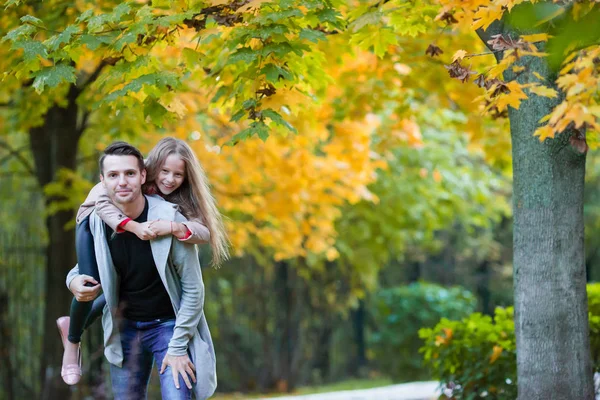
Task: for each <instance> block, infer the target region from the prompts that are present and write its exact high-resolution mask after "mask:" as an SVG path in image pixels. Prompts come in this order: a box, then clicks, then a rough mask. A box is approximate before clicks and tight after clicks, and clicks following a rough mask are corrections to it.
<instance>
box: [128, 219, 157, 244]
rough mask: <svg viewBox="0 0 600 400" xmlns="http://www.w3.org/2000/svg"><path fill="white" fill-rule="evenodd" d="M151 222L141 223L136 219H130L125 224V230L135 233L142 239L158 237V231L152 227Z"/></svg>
mask: <svg viewBox="0 0 600 400" xmlns="http://www.w3.org/2000/svg"><path fill="white" fill-rule="evenodd" d="M150 224H151V223H150V222H144V223H141V224H140V223H139V222H135V221H129V222H128V223H127V225H125V230H128V231H130V232H131V233H134V234H135V236H137V237H138V238H140V239H142V240H151V239H155V238H156V233H154V231H153V230H152V229H151V227H150Z"/></svg>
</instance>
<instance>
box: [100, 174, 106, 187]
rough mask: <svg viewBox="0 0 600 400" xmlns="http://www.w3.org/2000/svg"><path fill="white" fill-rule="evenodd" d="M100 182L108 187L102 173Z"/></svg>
mask: <svg viewBox="0 0 600 400" xmlns="http://www.w3.org/2000/svg"><path fill="white" fill-rule="evenodd" d="M100 182H102V185H104V187H106V183H104V175H103V174H102V173H100Z"/></svg>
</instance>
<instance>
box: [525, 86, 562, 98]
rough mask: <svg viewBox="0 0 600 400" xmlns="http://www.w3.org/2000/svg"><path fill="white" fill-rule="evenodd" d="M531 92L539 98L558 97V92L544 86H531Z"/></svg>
mask: <svg viewBox="0 0 600 400" xmlns="http://www.w3.org/2000/svg"><path fill="white" fill-rule="evenodd" d="M529 91H530V92H531V93H535V94H537V95H538V96H543V97H549V98H551V99H553V98H555V97H557V96H558V92H557V91H556V90H554V89H552V88H549V87H546V86H543V85H535V86H531V87H530V88H529Z"/></svg>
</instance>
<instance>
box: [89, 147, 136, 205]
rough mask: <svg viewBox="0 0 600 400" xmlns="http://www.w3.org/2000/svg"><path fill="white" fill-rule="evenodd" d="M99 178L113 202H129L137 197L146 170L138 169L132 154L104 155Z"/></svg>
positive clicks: (124, 203)
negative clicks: (101, 172)
mask: <svg viewBox="0 0 600 400" xmlns="http://www.w3.org/2000/svg"><path fill="white" fill-rule="evenodd" d="M102 170H103V174H101V175H100V180H101V181H102V183H103V184H104V187H105V188H106V191H107V192H108V197H110V199H111V200H112V201H113V202H114V203H115V204H123V205H126V204H129V203H132V202H134V201H135V200H137V199H138V197H139V196H140V194H141V193H142V185H143V184H144V182H146V170H145V169H144V170H142V171H140V167H139V165H138V160H137V158H135V157H134V156H112V155H111V156H106V158H104V163H103V168H102Z"/></svg>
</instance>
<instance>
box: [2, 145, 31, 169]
mask: <svg viewBox="0 0 600 400" xmlns="http://www.w3.org/2000/svg"><path fill="white" fill-rule="evenodd" d="M0 147H3V148H5V149H6V150H7V151H8V153H9V154H10V155H12V156H14V157H15V158H16V159H17V160H19V161H20V162H21V164H22V165H23V166H24V167H25V169H26V170H27V172H28V173H30V174H31V176H33V177H35V176H36V174H35V171H34V169H33V167H32V166H31V164H30V163H29V161H27V159H26V158H25V157H23V155H22V154H21V153H20V151H19V150H15V149H13V148H12V147H11V146H10V145H9V144H8V143H6V142H5V141H3V140H0Z"/></svg>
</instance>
